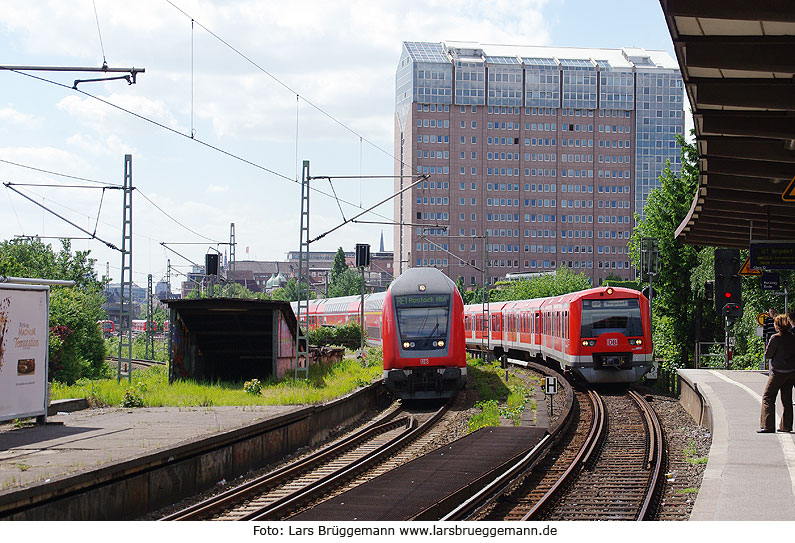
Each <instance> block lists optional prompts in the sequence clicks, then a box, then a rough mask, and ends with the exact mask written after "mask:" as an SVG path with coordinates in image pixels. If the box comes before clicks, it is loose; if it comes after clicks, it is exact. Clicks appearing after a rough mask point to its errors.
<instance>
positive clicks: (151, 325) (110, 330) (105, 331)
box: [97, 319, 170, 337]
mask: <svg viewBox="0 0 795 543" xmlns="http://www.w3.org/2000/svg"><path fill="white" fill-rule="evenodd" d="M97 326H99V328H100V330H101V331H102V335H103V336H104V337H110V336H112V335H113V334H114V333H115V332H116V331H117V330H116V325H115V324H114V323H113V321H112V320H101V321H97ZM169 328H170V327H169V321H168V320H165V321H163V325H162V326H158V324H157V322H155V321H149V322H148V323H147V321H146V319H133V320H132V322H131V329H132V332H133V333H134V334H141V333H144V332H146V331H147V329H148V330H151V331H152V332H155V333H161V332H162V333H166V332H168V331H169Z"/></svg>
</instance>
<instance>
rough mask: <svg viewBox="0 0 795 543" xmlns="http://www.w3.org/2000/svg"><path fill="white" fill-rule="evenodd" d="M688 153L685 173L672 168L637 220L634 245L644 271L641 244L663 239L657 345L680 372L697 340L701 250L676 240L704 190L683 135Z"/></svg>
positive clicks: (656, 282)
mask: <svg viewBox="0 0 795 543" xmlns="http://www.w3.org/2000/svg"><path fill="white" fill-rule="evenodd" d="M676 139H677V142H678V143H679V146H680V148H681V152H682V170H681V173H680V174H679V175H676V174H675V173H674V172H673V171H672V170H671V165H670V163H666V165H665V169H664V170H663V173H662V175H661V176H660V186H659V187H657V188H655V189H654V190H653V191H652V192H651V194H649V197H648V199H647V200H646V206H645V207H644V213H645V218H644V219H643V220H641V219H640V216H639V215H638V214H636V215H635V221H636V225H637V226H635V228H634V230H633V232H632V239H631V241H630V246H629V248H630V256H631V258H632V259H633V261H634V262H635V265H636V267H637V268H638V269H640V267H641V266H640V264H641V254H640V248H641V240H642V238H644V237H652V238H657V240H658V247H659V251H660V260H659V272H658V274H657V275H656V276H655V278H654V287H655V293H656V294H655V296H654V298H653V304H654V310H653V311H654V313H655V314H656V316H657V317H658V318H659V319H660V320H661V325H660V326H659V327H658V328H657V329H656V330H655V333H657V332H659V333H660V334H663V333H665V337H662V336H657V337H656V338H655V344H656V345H658V346H666V347H668V348H669V352H668V355H669V356H670V357H672V359H668V360H667V361H668V362H673V363H674V364H675V366H676V367H684V366H686V365H687V360H688V354H689V352H690V345H692V344H693V338H694V331H695V328H694V324H693V320H694V307H695V305H696V304H695V298H694V295H693V293H692V291H691V286H690V277H691V273H692V271H693V269H694V268H695V267H696V266H697V265H698V253H699V248H697V247H695V246H692V245H685V244H684V243H682V242H681V241H679V240H677V239H676V237H675V233H676V229H677V227H678V226H679V225H680V224H681V222H682V220H683V219H684V218H685V217H686V216H687V213H688V211H689V210H690V204H691V202H692V201H693V195H694V194H695V192H696V188H697V187H698V176H699V170H698V151H697V149H696V147H695V145H693V144H689V143H687V142H686V141H685V139H684V138H683V137H682V136H680V135H677V136H676Z"/></svg>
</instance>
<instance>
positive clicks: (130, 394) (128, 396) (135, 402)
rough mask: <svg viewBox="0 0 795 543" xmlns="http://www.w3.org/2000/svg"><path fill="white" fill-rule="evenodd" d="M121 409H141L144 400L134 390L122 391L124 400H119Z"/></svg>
mask: <svg viewBox="0 0 795 543" xmlns="http://www.w3.org/2000/svg"><path fill="white" fill-rule="evenodd" d="M121 406H122V407H143V406H144V398H143V396H141V394H140V393H139V392H138V391H137V390H135V389H134V388H128V389H127V390H125V391H124V398H122V400H121Z"/></svg>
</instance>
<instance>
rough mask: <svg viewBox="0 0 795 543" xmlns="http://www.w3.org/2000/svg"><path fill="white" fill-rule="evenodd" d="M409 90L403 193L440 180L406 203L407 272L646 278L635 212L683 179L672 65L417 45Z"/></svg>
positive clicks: (470, 279)
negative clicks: (633, 259) (666, 177)
mask: <svg viewBox="0 0 795 543" xmlns="http://www.w3.org/2000/svg"><path fill="white" fill-rule="evenodd" d="M395 87H396V101H395V156H396V157H397V158H399V159H400V161H401V162H402V163H403V168H402V169H401V167H400V165H399V163H398V166H396V172H395V173H396V175H398V176H402V177H399V178H397V179H396V182H395V189H396V192H397V191H398V190H401V189H403V188H405V187H407V186H409V185H410V184H411V183H412V182H413V180H414V181H416V179H417V176H418V175H421V174H427V175H428V179H427V180H423V181H422V182H421V183H420V184H418V185H417V186H415V187H413V188H412V189H410V190H407V191H406V192H404V193H403V194H402V195H401V196H400V197H398V198H396V199H395V217H396V219H397V220H398V221H399V222H400V223H402V224H403V226H396V227H395V266H394V267H395V270H396V271H397V272H400V271H402V270H405V269H406V268H408V267H412V266H436V267H438V268H440V269H441V270H443V271H444V272H445V273H447V275H449V276H450V277H451V278H453V279H456V278H457V277H462V278H463V279H464V282H465V283H466V284H471V285H474V284H478V285H480V284H482V283H483V281H486V280H488V281H491V282H493V281H494V280H495V279H496V278H500V277H505V276H506V274H508V273H543V272H554V271H555V270H556V269H557V268H559V267H561V266H568V267H569V268H572V269H573V270H574V271H583V272H585V273H586V274H587V275H588V276H590V277H591V278H592V279H593V281H594V284H599V283H600V282H601V281H602V280H603V279H604V278H605V277H607V276H608V275H612V276H619V277H621V278H626V279H629V278H633V277H634V274H635V271H634V269H633V268H632V266H631V264H630V258H629V255H628V251H627V243H628V241H629V238H630V235H631V232H632V229H633V226H634V213H635V212H638V213H639V214H642V212H643V206H644V203H645V201H646V198H647V196H648V195H649V192H650V191H651V190H652V189H653V188H654V187H656V186H658V184H659V181H658V178H659V176H660V174H661V173H662V171H663V168H664V166H665V163H666V161H667V160H670V163H671V168H672V170H674V171H675V172H678V171H679V170H680V167H681V163H680V155H679V152H680V151H679V146H678V145H677V144H676V141H675V138H674V136H675V135H676V134H682V133H683V132H684V113H683V97H684V89H683V85H682V78H681V75H680V73H679V69H678V66H677V64H676V62H675V61H674V60H673V59H672V58H671V57H670V56H669V55H668V54H667V53H665V52H663V51H647V50H644V49H638V48H623V49H578V48H553V47H522V46H501V45H483V46H481V45H478V44H471V43H458V42H456V43H452V42H451V43H426V42H404V43H403V52H402V54H401V57H400V61H399V63H398V68H397V73H396V77H395ZM487 277H488V279H486V278H487Z"/></svg>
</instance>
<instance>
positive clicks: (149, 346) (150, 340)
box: [144, 273, 155, 360]
mask: <svg viewBox="0 0 795 543" xmlns="http://www.w3.org/2000/svg"><path fill="white" fill-rule="evenodd" d="M154 313H155V312H154V309H153V306H152V274H151V273H150V274H149V275H147V276H146V354H145V355H144V358H146V359H147V360H152V359H153V358H154V357H155V331H154V330H153V329H152V328H153V327H154Z"/></svg>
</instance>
